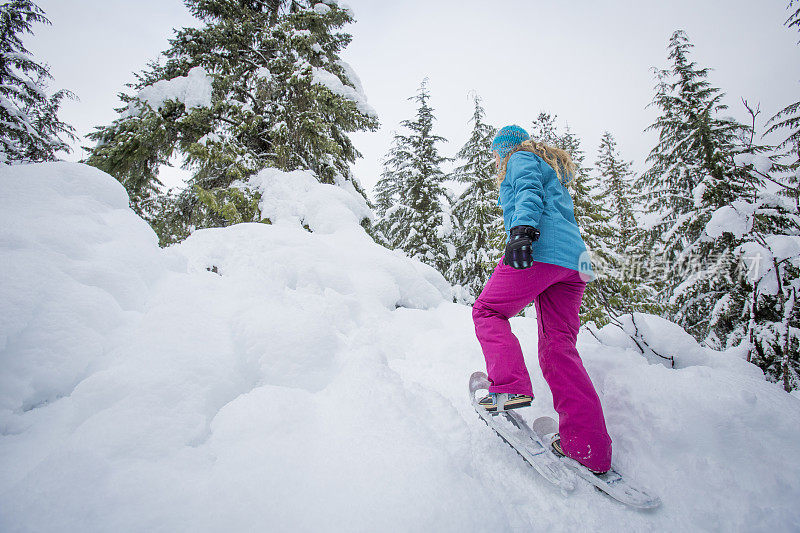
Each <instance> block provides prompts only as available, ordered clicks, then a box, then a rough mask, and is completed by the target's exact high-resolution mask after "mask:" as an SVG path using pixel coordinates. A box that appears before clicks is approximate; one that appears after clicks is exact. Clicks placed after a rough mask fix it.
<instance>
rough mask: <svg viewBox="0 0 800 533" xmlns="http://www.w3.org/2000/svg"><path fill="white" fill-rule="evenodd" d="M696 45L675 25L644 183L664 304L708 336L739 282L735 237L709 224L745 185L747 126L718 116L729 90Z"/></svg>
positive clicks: (654, 274)
mask: <svg viewBox="0 0 800 533" xmlns="http://www.w3.org/2000/svg"><path fill="white" fill-rule="evenodd" d="M692 47H693V45H692V44H691V43H690V42H689V40H688V38H687V37H686V34H685V33H684V32H683V31H676V32H675V33H674V34H673V35H672V38H671V39H670V44H669V50H670V54H669V58H670V60H671V61H672V67H671V68H670V69H667V70H657V71H656V74H657V77H658V85H657V86H656V95H655V97H654V99H653V102H652V104H651V105H652V106H654V107H657V108H659V109H660V110H661V116H659V117H658V119H657V120H656V122H655V123H654V124H653V125H652V126H650V128H648V129H650V130H656V131H658V133H659V140H658V143H657V144H656V146H655V147H654V148H653V150H652V151H651V152H650V155H649V157H648V159H647V161H648V163H650V165H651V166H650V168H649V169H648V170H647V171H646V172H645V173H644V174H643V175H642V176H641V178H640V179H639V180H638V184H637V186H638V187H639V189H640V190H641V191H642V192H643V194H644V197H645V199H646V202H647V205H646V208H647V210H648V212H649V213H650V214H651V216H655V217H656V220H655V221H654V222H653V223H652V224H651V226H650V227H649V228H648V230H647V232H646V240H645V244H646V247H647V249H651V250H652V251H653V256H654V257H655V258H656V259H657V260H658V261H659V262H660V268H653V269H652V270H651V271H650V272H649V274H650V276H651V279H653V280H654V282H657V283H659V284H660V289H661V292H660V300H661V302H660V303H661V304H662V305H664V306H670V307H671V309H672V317H671V318H672V319H673V320H675V321H676V322H677V323H679V324H680V325H682V326H683V327H684V328H685V329H686V330H687V331H689V332H690V333H692V334H693V335H695V336H696V337H697V338H698V339H700V340H707V339H706V337H707V335H708V333H709V330H710V316H711V311H712V309H713V307H714V305H715V303H716V302H717V301H718V300H719V298H721V297H722V296H723V295H724V294H727V293H728V292H730V290H731V288H732V284H733V280H731V279H730V277H729V274H728V273H729V269H728V268H727V266H728V263H729V262H730V257H731V253H732V249H733V247H734V246H735V243H734V242H733V240H732V239H731V238H729V236H722V237H720V238H719V239H714V240H711V239H708V238H707V235H706V234H705V226H706V223H707V222H708V220H709V219H710V217H711V214H712V213H713V212H714V211H715V210H716V209H717V208H719V207H721V206H723V205H727V204H729V203H731V202H732V201H734V200H735V199H736V198H738V197H739V196H741V195H742V194H743V193H744V192H745V190H746V183H745V182H746V177H745V176H743V175H742V173H741V172H738V171H737V170H736V168H735V166H734V165H733V157H734V156H735V155H736V150H737V149H736V143H737V138H738V136H739V135H740V134H743V133H744V131H745V129H746V128H745V127H744V126H742V125H741V124H739V123H738V122H736V121H734V120H733V119H723V118H719V113H720V112H721V111H723V110H725V109H726V106H725V105H724V104H722V98H723V97H724V93H722V92H721V91H720V90H719V89H717V88H715V87H712V86H711V85H710V83H709V82H708V80H707V78H708V74H709V69H707V68H698V67H697V65H696V64H695V63H694V62H692V61H690V59H689V51H690V50H691V48H692ZM711 340H712V341H713V339H711Z"/></svg>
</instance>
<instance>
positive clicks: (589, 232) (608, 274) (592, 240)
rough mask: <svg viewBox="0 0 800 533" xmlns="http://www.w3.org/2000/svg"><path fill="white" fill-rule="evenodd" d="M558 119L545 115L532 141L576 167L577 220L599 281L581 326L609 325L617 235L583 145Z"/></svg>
mask: <svg viewBox="0 0 800 533" xmlns="http://www.w3.org/2000/svg"><path fill="white" fill-rule="evenodd" d="M556 120H557V116H555V115H551V114H550V113H546V112H542V113H539V116H538V117H537V118H536V120H535V121H534V122H533V124H532V128H531V137H532V138H533V139H535V140H537V141H540V142H544V143H546V144H549V145H551V146H555V147H557V148H561V149H562V150H566V151H567V152H568V153H569V154H570V156H571V157H572V161H573V162H574V163H575V167H576V171H575V175H574V176H573V178H572V180H570V182H569V183H568V187H569V189H570V194H571V196H572V202H573V205H574V207H575V220H576V222H577V223H578V227H579V228H580V230H581V237H583V240H584V242H586V248H587V249H588V250H589V252H590V253H591V257H592V264H593V267H594V271H595V274H596V275H597V278H596V279H595V280H594V281H593V282H592V283H589V284H588V285H587V286H586V291H585V292H584V295H583V304H582V305H581V311H580V315H581V322H582V323H587V322H593V323H595V324H596V325H600V326H602V325H605V324H607V323H608V320H609V317H610V316H611V315H610V314H609V309H610V307H609V305H608V304H607V302H608V301H609V300H610V298H611V294H612V293H613V291H614V289H613V287H612V285H613V279H614V278H615V277H616V276H617V275H618V272H617V271H616V270H615V269H614V268H613V265H614V260H613V258H614V248H613V237H614V232H613V229H612V228H611V225H610V220H611V211H610V210H609V207H608V204H607V200H606V198H605V197H604V195H603V194H604V193H603V192H602V191H600V190H599V189H598V187H597V183H596V182H595V181H594V180H592V179H591V177H590V173H591V169H590V168H587V167H586V166H585V160H586V156H585V154H584V152H583V149H582V148H581V141H580V139H579V138H578V137H577V135H575V134H574V133H573V132H572V131H570V129H569V127H567V128H565V129H564V131H561V130H560V128H559V127H558V125H557V124H556Z"/></svg>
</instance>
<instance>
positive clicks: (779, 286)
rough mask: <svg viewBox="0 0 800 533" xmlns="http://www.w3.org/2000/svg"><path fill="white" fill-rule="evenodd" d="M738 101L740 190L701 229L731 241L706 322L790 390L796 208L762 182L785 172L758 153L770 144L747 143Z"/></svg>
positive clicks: (796, 351)
mask: <svg viewBox="0 0 800 533" xmlns="http://www.w3.org/2000/svg"><path fill="white" fill-rule="evenodd" d="M745 105H746V107H747V109H748V111H749V112H750V114H751V116H752V119H753V120H752V125H751V126H750V127H749V128H748V129H749V130H750V134H749V135H748V136H743V137H742V146H741V147H740V150H739V154H737V155H736V156H735V158H734V159H735V164H736V165H737V168H738V169H739V171H740V172H741V173H743V174H744V175H746V176H748V177H749V181H748V182H747V185H748V190H747V191H746V193H747V194H745V195H742V196H741V197H740V198H738V199H737V200H735V201H734V202H732V203H730V204H729V205H725V206H722V207H721V208H719V209H717V210H716V211H715V212H714V214H713V215H712V217H711V220H710V221H709V224H708V225H707V226H706V233H707V234H708V235H709V236H710V237H712V238H715V239H716V238H720V236H722V235H726V236H727V237H728V238H731V239H734V240H735V242H736V244H737V246H736V248H735V249H734V259H735V260H734V261H733V262H732V263H733V264H732V267H731V268H732V270H735V271H734V272H733V275H732V277H734V278H735V280H736V284H735V285H734V287H733V290H731V291H730V292H729V293H727V294H725V295H723V296H722V297H721V298H719V300H718V301H717V304H716V305H715V307H714V309H713V311H712V327H713V328H714V334H715V335H716V336H717V337H718V338H719V339H721V340H722V341H723V342H722V343H721V344H723V345H724V346H725V347H726V348H734V347H736V348H738V349H739V350H740V351H741V353H742V354H743V356H744V357H745V358H746V359H747V361H750V362H753V363H754V364H756V365H758V366H759V367H761V369H762V370H764V372H765V374H766V375H767V377H768V379H770V380H773V381H778V382H781V383H782V384H783V387H784V389H785V390H786V391H790V390H793V389H796V388H798V387H800V310H798V309H799V308H798V306H797V299H798V293H800V209H799V208H798V206H797V203H796V201H794V199H791V198H787V197H786V195H785V194H774V193H772V192H769V191H768V190H766V189H765V187H763V182H764V180H768V181H771V182H772V183H777V184H779V185H780V184H781V183H782V181H784V180H785V179H786V176H785V174H783V173H782V172H781V171H780V168H778V166H777V165H774V164H773V162H772V160H771V159H770V158H768V157H765V156H764V155H761V154H763V153H765V152H769V150H770V147H766V146H758V145H756V144H755V143H754V138H755V137H756V135H755V125H756V118H757V115H758V114H759V111H757V110H756V111H754V110H753V109H752V108H750V106H749V105H747V103H746V102H745ZM783 190H785V188H784V189H783Z"/></svg>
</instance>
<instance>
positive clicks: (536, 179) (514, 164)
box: [508, 153, 544, 228]
mask: <svg viewBox="0 0 800 533" xmlns="http://www.w3.org/2000/svg"><path fill="white" fill-rule="evenodd" d="M508 174H509V177H510V178H511V185H512V186H513V187H514V218H513V219H512V220H511V227H512V228H513V227H514V226H533V227H534V228H536V227H538V226H539V219H540V218H541V216H542V211H543V210H544V185H543V183H542V178H543V176H542V171H541V168H540V166H539V160H538V158H537V157H536V156H535V155H533V154H527V153H526V154H524V155H516V154H514V155H513V156H511V159H510V160H509V162H508Z"/></svg>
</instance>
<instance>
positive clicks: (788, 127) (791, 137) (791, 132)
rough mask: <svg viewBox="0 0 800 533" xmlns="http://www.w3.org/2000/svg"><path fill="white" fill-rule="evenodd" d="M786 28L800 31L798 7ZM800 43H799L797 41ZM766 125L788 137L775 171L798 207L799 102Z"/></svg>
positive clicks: (783, 188)
mask: <svg viewBox="0 0 800 533" xmlns="http://www.w3.org/2000/svg"><path fill="white" fill-rule="evenodd" d="M794 4H795V0H791V1H790V2H789V6H788V8H789V9H791V8H792V6H793V5H794ZM786 26H788V27H789V28H796V29H797V30H800V7H798V8H797V9H795V11H794V12H793V13H792V15H791V16H790V17H789V18H788V19H787V20H786ZM799 43H800V41H799ZM767 124H768V125H769V126H770V127H769V129H768V130H767V132H766V133H767V134H769V133H773V132H778V131H788V135H787V136H786V138H785V139H783V141H782V142H781V143H780V144H779V145H778V149H779V150H781V151H782V153H781V154H780V156H781V157H780V159H781V161H782V162H781V163H778V164H777V165H776V168H775V170H776V171H778V172H779V173H780V175H781V176H780V177H781V178H782V179H781V180H780V181H781V182H782V184H783V187H782V191H781V192H782V193H783V194H785V195H787V196H789V197H791V198H794V202H795V206H797V207H800V178H798V173H800V101H797V102H795V103H793V104H789V105H788V106H786V107H784V108H783V109H781V110H780V111H778V112H777V113H776V114H775V115H774V116H773V117H772V118H771V119H769V121H768V122H767Z"/></svg>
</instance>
